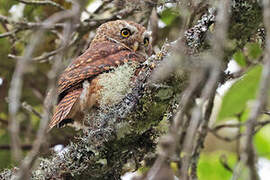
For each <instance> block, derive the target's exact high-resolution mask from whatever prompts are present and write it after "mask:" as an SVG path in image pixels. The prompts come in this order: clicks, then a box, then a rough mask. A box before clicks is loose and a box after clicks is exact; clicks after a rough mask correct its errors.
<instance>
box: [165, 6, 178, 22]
mask: <svg viewBox="0 0 270 180" xmlns="http://www.w3.org/2000/svg"><path fill="white" fill-rule="evenodd" d="M178 16H179V15H178V14H177V13H176V11H174V10H173V9H171V8H169V9H165V10H164V11H162V13H161V20H162V21H163V22H164V23H165V24H166V25H171V24H172V23H173V21H174V20H175V19H176V18H177V17H178Z"/></svg>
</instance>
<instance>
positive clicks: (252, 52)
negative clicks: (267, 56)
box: [246, 43, 263, 60]
mask: <svg viewBox="0 0 270 180" xmlns="http://www.w3.org/2000/svg"><path fill="white" fill-rule="evenodd" d="M246 48H247V56H248V57H249V58H250V59H251V60H252V59H258V58H259V57H260V56H261V54H262V52H263V50H262V48H261V47H260V45H259V44H258V43H248V44H247V45H246Z"/></svg>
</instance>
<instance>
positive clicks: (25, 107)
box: [22, 102, 41, 118]
mask: <svg viewBox="0 0 270 180" xmlns="http://www.w3.org/2000/svg"><path fill="white" fill-rule="evenodd" d="M22 107H23V108H24V109H25V110H27V111H29V112H30V113H33V114H34V115H36V116H37V117H38V118H41V115H40V113H39V112H37V111H36V110H35V109H34V108H33V107H32V106H30V105H29V104H28V103H27V102H23V103H22Z"/></svg>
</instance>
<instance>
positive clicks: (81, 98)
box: [49, 20, 152, 129]
mask: <svg viewBox="0 0 270 180" xmlns="http://www.w3.org/2000/svg"><path fill="white" fill-rule="evenodd" d="M151 41H152V39H151V33H150V32H149V31H146V29H145V28H144V27H143V26H141V25H140V24H137V23H135V22H132V21H125V20H116V21H110V22H107V23H104V24H102V25H101V26H100V27H99V28H98V29H97V32H96V36H95V37H94V39H93V40H92V42H91V44H90V46H89V48H88V49H87V50H86V51H85V52H84V53H83V54H82V55H81V56H79V57H78V58H76V59H75V60H74V61H73V62H72V63H71V64H70V65H69V66H68V67H67V68H66V69H65V70H64V72H63V73H62V74H61V75H60V78H59V81H58V103H57V106H56V109H55V112H54V114H53V117H52V119H51V122H50V124H49V129H51V128H53V127H54V126H56V125H58V126H62V125H63V124H65V123H67V122H72V121H74V120H75V121H77V119H80V118H81V117H82V116H81V115H82V114H83V113H84V112H85V110H87V109H88V110H89V109H91V108H92V107H98V106H99V99H100V96H101V94H100V93H99V92H100V91H101V90H102V88H103V85H102V84H101V83H100V82H101V79H102V78H103V79H104V78H107V76H104V73H106V74H108V75H109V74H110V73H111V70H112V68H115V67H118V66H122V65H123V64H125V63H130V62H136V63H142V62H144V61H145V60H146V59H147V57H148V56H150V54H151V52H152V45H151ZM76 118H77V119H76Z"/></svg>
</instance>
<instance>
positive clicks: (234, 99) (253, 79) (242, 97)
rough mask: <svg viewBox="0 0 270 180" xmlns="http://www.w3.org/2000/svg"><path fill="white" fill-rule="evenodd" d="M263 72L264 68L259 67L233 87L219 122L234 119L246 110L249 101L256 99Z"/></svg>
mask: <svg viewBox="0 0 270 180" xmlns="http://www.w3.org/2000/svg"><path fill="white" fill-rule="evenodd" d="M261 71H262V66H261V65H257V66H255V67H253V68H251V69H250V70H249V71H248V72H247V73H246V74H245V75H244V77H242V78H241V79H239V80H238V81H237V82H235V83H234V84H233V85H232V87H231V88H230V89H229V90H228V92H227V93H226V94H225V96H224V98H223V101H222V105H221V109H220V112H219V115H218V120H223V119H225V118H230V117H234V116H235V115H237V114H239V113H242V112H243V111H244V110H245V108H246V103H247V101H248V100H251V99H254V98H255V95H256V92H257V89H258V85H259V81H260V76H261Z"/></svg>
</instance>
